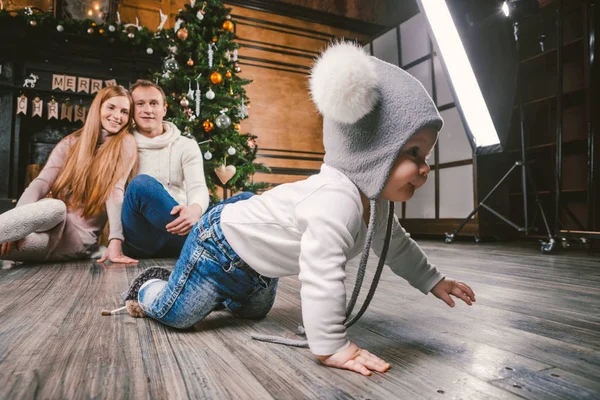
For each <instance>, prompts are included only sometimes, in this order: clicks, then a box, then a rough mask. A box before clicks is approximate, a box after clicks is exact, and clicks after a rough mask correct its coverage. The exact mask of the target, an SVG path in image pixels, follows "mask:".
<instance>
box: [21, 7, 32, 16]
mask: <svg viewBox="0 0 600 400" xmlns="http://www.w3.org/2000/svg"><path fill="white" fill-rule="evenodd" d="M23 14H25V15H33V10H32V9H31V7H25V11H24V12H23Z"/></svg>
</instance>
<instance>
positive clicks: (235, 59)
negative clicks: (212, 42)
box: [233, 49, 238, 61]
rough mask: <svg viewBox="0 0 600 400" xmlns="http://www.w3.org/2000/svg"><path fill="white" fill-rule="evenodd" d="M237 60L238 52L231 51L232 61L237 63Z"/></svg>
mask: <svg viewBox="0 0 600 400" xmlns="http://www.w3.org/2000/svg"><path fill="white" fill-rule="evenodd" d="M237 60H238V50H237V49H235V50H233V61H237Z"/></svg>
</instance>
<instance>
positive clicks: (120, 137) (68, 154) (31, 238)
mask: <svg viewBox="0 0 600 400" xmlns="http://www.w3.org/2000/svg"><path fill="white" fill-rule="evenodd" d="M132 109H133V102H132V100H131V96H130V95H129V93H128V92H127V90H125V89H124V88H122V87H120V86H110V87H106V88H104V89H102V90H101V91H100V92H99V93H98V94H97V95H96V97H95V98H94V101H93V102H92V105H91V106H90V110H89V114H88V117H87V120H86V121H85V124H84V125H83V128H81V129H80V130H78V131H77V132H75V133H73V134H71V135H68V136H67V137H65V138H64V139H63V140H61V141H60V143H58V144H57V145H56V147H55V148H54V150H53V151H52V153H51V154H50V157H49V158H48V162H47V163H46V165H45V167H44V169H43V170H42V172H41V173H40V174H39V176H38V177H37V178H36V179H34V180H33V181H32V182H31V184H30V185H29V186H28V187H27V189H26V190H25V191H24V192H23V195H22V196H21V198H20V199H19V202H18V203H17V206H16V208H15V209H13V210H10V211H7V212H5V213H4V214H2V215H0V243H1V248H0V259H4V260H12V261H64V260H76V259H86V258H91V257H92V255H93V254H94V253H96V252H97V251H98V236H99V235H100V233H101V232H102V230H103V228H104V225H105V224H106V221H107V220H108V221H109V224H110V235H109V241H110V242H109V245H108V249H107V251H106V253H105V254H104V256H103V257H102V258H101V259H100V260H99V262H103V261H105V260H107V259H108V260H110V261H112V262H118V263H135V262H137V261H136V260H134V259H132V258H129V257H126V256H124V255H123V252H122V251H121V244H122V241H123V232H122V231H123V229H122V226H121V206H122V204H123V193H124V186H125V182H126V181H127V178H128V177H129V176H130V174H131V173H132V171H133V169H134V165H135V164H136V160H137V148H136V145H135V140H134V138H133V135H131V133H130V130H129V128H130V125H131V115H132V112H133V111H132ZM48 194H51V198H46V197H47V196H48Z"/></svg>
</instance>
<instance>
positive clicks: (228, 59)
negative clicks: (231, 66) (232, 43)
mask: <svg viewBox="0 0 600 400" xmlns="http://www.w3.org/2000/svg"><path fill="white" fill-rule="evenodd" d="M225 59H226V60H227V61H230V60H231V53H230V52H229V50H227V51H226V52H225Z"/></svg>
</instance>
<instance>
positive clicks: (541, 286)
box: [0, 242, 600, 399]
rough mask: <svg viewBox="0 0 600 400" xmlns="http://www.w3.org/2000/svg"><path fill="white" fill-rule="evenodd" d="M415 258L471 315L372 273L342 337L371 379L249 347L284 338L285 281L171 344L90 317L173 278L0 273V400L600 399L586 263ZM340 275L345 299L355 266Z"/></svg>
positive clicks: (70, 270)
mask: <svg viewBox="0 0 600 400" xmlns="http://www.w3.org/2000/svg"><path fill="white" fill-rule="evenodd" d="M423 247H424V249H425V250H426V252H427V253H428V254H429V255H430V258H431V260H432V261H433V262H435V263H438V264H440V265H444V267H443V268H442V269H443V270H444V272H445V273H447V274H449V275H450V276H456V277H460V278H461V279H464V280H465V281H467V282H473V286H474V287H475V288H476V290H477V299H478V301H477V303H476V304H475V306H473V307H466V306H463V305H458V306H457V307H456V308H455V309H452V310H451V309H449V308H447V307H446V306H445V305H444V304H442V303H441V302H440V301H439V300H437V299H435V298H434V297H433V296H424V295H422V294H421V293H419V292H418V291H416V290H415V289H414V288H411V287H409V285H408V284H407V283H406V282H404V281H403V280H402V279H401V278H398V277H396V276H395V275H393V274H392V273H391V272H390V271H389V270H388V269H385V270H384V274H383V276H382V281H381V283H380V287H379V289H378V292H377V294H376V295H375V297H374V299H373V302H372V305H371V307H370V308H369V310H368V311H367V313H366V314H365V315H364V316H363V318H362V319H361V320H360V321H359V322H358V323H357V324H356V326H354V327H352V328H351V330H350V336H351V338H352V339H353V340H355V341H356V342H357V343H358V344H359V345H361V346H364V347H365V348H367V349H369V350H371V351H373V353H375V354H378V355H379V356H381V357H382V358H384V359H385V360H386V361H388V362H390V363H391V364H392V368H391V369H390V371H388V372H387V373H385V374H378V373H376V374H374V375H373V376H371V377H362V376H360V375H358V374H355V373H352V372H349V371H343V370H335V369H331V368H326V367H324V366H322V365H320V363H318V361H316V359H315V357H314V356H313V355H312V354H311V353H310V351H309V350H307V349H297V348H290V347H284V346H279V345H274V344H266V343H262V342H257V341H253V340H251V339H250V334H251V333H256V332H258V333H263V334H276V335H288V336H294V337H295V335H294V334H293V332H294V330H295V329H296V327H297V325H298V324H299V323H300V321H301V318H302V315H301V310H300V297H299V288H300V283H299V281H298V280H297V279H296V278H293V277H290V278H285V279H282V280H281V284H280V288H279V294H278V297H277V300H276V302H275V306H274V307H273V310H272V311H271V313H270V314H269V315H268V316H267V318H266V319H264V320H261V321H247V320H240V319H236V318H234V317H233V316H231V315H230V314H229V313H228V312H216V313H213V314H212V315H211V316H209V317H208V318H207V319H206V320H205V321H203V322H201V323H199V324H197V325H196V326H195V327H194V328H192V329H189V330H175V329H171V328H168V327H165V326H163V325H161V324H159V323H157V322H155V321H152V320H150V319H132V318H130V317H129V316H127V315H115V316H111V317H101V316H100V313H99V311H100V310H101V309H102V308H116V307H117V306H119V304H120V293H121V292H122V291H124V290H125V289H126V288H127V286H128V285H129V282H131V280H133V278H134V277H135V276H136V275H137V274H138V273H139V272H140V271H141V270H142V269H144V268H147V267H150V266H155V265H156V266H166V267H173V265H174V262H175V261H174V260H173V259H153V260H143V261H142V262H141V263H140V264H139V265H138V266H129V267H127V266H123V265H110V266H101V265H98V264H95V263H94V262H91V261H82V262H70V263H60V264H40V265H31V266H17V267H15V268H12V269H8V270H0V320H1V321H2V324H0V398H7V399H12V398H15V399H16V398H19V399H20V398H35V397H48V398H80V397H107V398H122V397H127V398H129V397H136V398H138V397H141V398H167V397H168V398H219V399H221V398H222V399H230V398H231V399H233V398H235V399H238V398H240V399H245V398H261V399H262V398H265V399H270V398H301V399H302V398H306V399H309V398H310V399H312V398H324V399H338V398H415V399H420V398H440V396H451V397H457V398H523V397H525V398H598V397H599V396H600V388H599V387H598V385H599V384H598V383H597V376H600V346H599V343H600V332H599V330H598V329H595V327H596V325H595V324H596V321H597V315H596V314H597V313H596V311H595V310H596V309H597V307H595V305H597V304H598V299H599V297H600V296H599V294H598V293H597V291H594V290H593V282H590V279H592V280H593V279H597V278H596V277H597V275H598V271H599V270H600V264H599V263H598V261H597V258H596V256H595V255H593V254H585V253H571V252H570V253H569V257H568V258H567V257H564V256H560V255H556V256H555V255H550V256H543V255H541V254H537V248H536V246H534V247H531V246H530V245H529V244H526V245H525V246H523V245H517V246H512V245H511V246H507V245H504V244H483V245H472V244H461V243H458V244H453V245H451V246H447V245H444V244H442V243H439V242H424V244H423ZM571 255H572V256H571ZM579 267H580V268H581V270H582V271H584V272H580V273H579V274H578V273H577V272H578V268H579ZM372 273H373V271H372V270H369V271H368V272H367V276H366V278H365V281H369V280H370V277H371V276H372ZM347 274H348V282H347V283H348V286H350V285H351V284H352V281H353V279H354V276H355V275H356V262H355V261H353V262H351V263H349V264H348V266H347ZM364 295H365V293H364V291H363V293H362V295H361V298H362V297H364ZM360 303H361V301H360V300H359V304H360ZM552 374H554V375H558V376H554V375H552ZM514 385H517V386H519V387H516V386H514ZM438 391H440V392H438Z"/></svg>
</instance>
